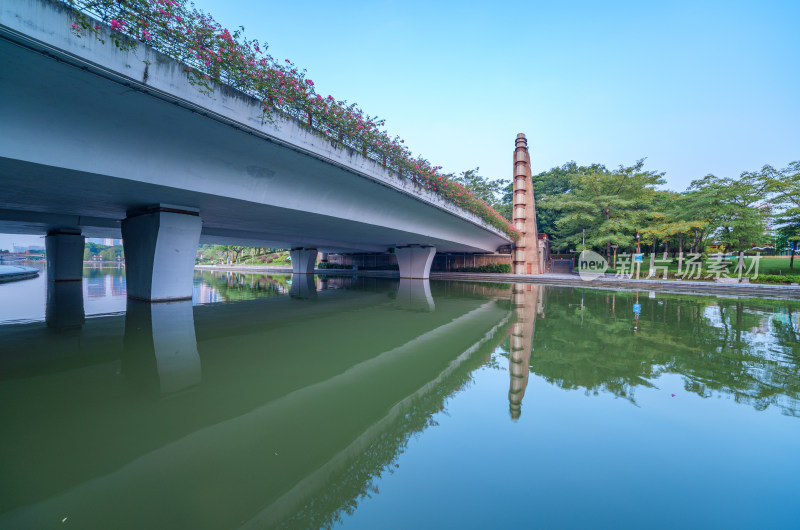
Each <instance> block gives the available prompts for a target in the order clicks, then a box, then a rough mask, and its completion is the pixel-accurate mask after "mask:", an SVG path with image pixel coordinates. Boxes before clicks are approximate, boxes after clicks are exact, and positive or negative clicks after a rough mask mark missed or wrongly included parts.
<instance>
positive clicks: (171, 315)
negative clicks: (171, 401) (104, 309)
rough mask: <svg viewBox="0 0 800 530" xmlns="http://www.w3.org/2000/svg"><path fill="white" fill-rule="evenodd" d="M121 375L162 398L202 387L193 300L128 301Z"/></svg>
mask: <svg viewBox="0 0 800 530" xmlns="http://www.w3.org/2000/svg"><path fill="white" fill-rule="evenodd" d="M122 373H123V375H125V376H126V377H127V378H129V379H131V380H132V381H135V382H137V383H138V384H139V385H141V386H144V387H148V388H152V389H154V390H155V391H156V393H157V394H159V395H162V396H163V395H166V394H172V393H174V392H178V391H181V390H184V389H186V388H189V387H192V386H195V385H198V384H200V382H201V381H202V378H203V373H202V367H201V363H200V355H198V353H197V339H196V336H195V329H194V312H193V310H192V302H191V300H183V301H179V302H169V303H163V304H151V303H149V302H142V301H139V300H128V306H127V310H126V312H125V342H124V354H123V359H122Z"/></svg>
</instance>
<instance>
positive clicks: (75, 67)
mask: <svg viewBox="0 0 800 530" xmlns="http://www.w3.org/2000/svg"><path fill="white" fill-rule="evenodd" d="M0 10H1V11H0V57H2V58H3V68H2V71H0V94H2V98H0V115H2V117H3V119H2V120H0V139H2V141H0V188H1V189H2V193H0V231H1V232H12V233H28V234H47V238H46V243H47V252H48V258H49V264H48V267H49V270H48V277H49V278H50V279H51V280H54V281H68V280H76V279H79V278H80V272H81V261H82V255H83V238H84V237H86V236H91V237H115V238H118V237H120V236H122V238H123V240H124V244H125V254H126V260H127V275H128V292H129V295H130V296H132V297H135V298H140V299H144V300H149V301H158V300H174V299H182V298H188V297H190V296H191V282H192V267H193V264H194V257H195V252H196V247H197V244H198V242H206V243H223V242H224V243H227V244H241V245H252V246H264V247H278V248H291V249H293V251H292V258H293V267H294V272H295V273H309V272H313V265H314V260H315V258H316V255H317V251H321V252H387V251H393V252H396V254H397V258H398V263H399V266H400V275H401V277H405V278H427V277H428V273H429V269H430V263H431V260H432V259H433V256H434V254H435V253H436V251H437V250H438V251H444V252H476V253H482V252H494V251H496V250H497V249H498V248H499V247H501V246H506V245H508V244H509V243H510V242H511V241H510V240H509V238H508V237H507V236H506V235H505V234H504V233H503V232H501V231H500V230H498V229H496V228H494V227H492V226H490V225H489V224H487V223H486V222H484V221H483V220H482V219H480V218H479V217H478V216H476V215H474V214H472V213H470V212H467V211H465V210H463V209H461V208H459V207H457V206H456V205H454V204H452V203H450V202H448V201H446V200H445V199H444V198H442V197H441V196H439V195H437V194H435V193H434V192H432V191H428V190H425V189H424V188H423V187H421V186H419V185H418V184H416V183H415V182H413V181H412V180H410V179H408V178H403V177H402V176H401V175H399V174H397V173H395V172H393V171H391V170H389V169H387V168H386V167H384V166H383V165H382V164H381V163H379V162H376V161H375V160H372V159H370V158H367V157H365V156H363V155H362V154H361V153H360V152H358V151H356V150H353V149H350V148H349V147H345V146H342V145H341V144H338V145H337V144H336V143H335V142H334V143H332V142H331V141H330V140H329V139H327V138H325V137H323V136H322V135H320V134H317V133H315V132H313V131H312V130H310V129H309V128H308V127H305V126H304V125H303V124H302V123H300V122H299V121H297V120H295V119H293V118H283V119H280V120H278V122H277V123H276V124H270V123H265V122H264V120H263V114H262V109H261V105H260V102H259V101H258V100H256V99H254V98H251V97H250V96H247V95H245V94H243V93H241V92H238V91H236V90H234V89H231V88H229V87H225V86H220V87H217V88H216V89H215V90H214V91H213V93H211V94H206V93H203V92H202V91H201V90H200V89H199V88H198V87H197V86H195V85H192V84H190V83H189V81H188V80H187V78H186V76H185V75H184V73H183V66H182V65H181V63H179V62H177V61H175V60H173V59H170V58H168V57H166V56H164V55H162V54H160V53H157V52H155V51H154V50H152V49H149V48H147V47H145V46H143V45H139V46H138V47H137V48H136V49H134V50H131V51H120V50H118V49H117V48H115V47H114V45H113V44H111V42H110V39H108V38H106V44H102V43H101V42H99V41H98V40H96V39H94V38H84V39H79V38H76V37H75V36H74V35H72V34H71V32H70V27H71V24H72V18H71V17H72V15H71V11H70V10H69V9H68V8H67V7H65V6H64V5H63V4H60V3H58V2H51V1H47V0H5V1H4V2H3V3H2V7H0ZM100 31H101V34H102V36H105V37H108V35H109V34H110V28H103V29H101V30H100Z"/></svg>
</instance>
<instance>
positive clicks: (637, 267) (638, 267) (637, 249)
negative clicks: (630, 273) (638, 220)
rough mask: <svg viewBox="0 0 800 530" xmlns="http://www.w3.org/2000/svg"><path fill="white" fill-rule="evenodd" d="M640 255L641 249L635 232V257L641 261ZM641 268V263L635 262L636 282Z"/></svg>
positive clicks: (637, 233)
mask: <svg viewBox="0 0 800 530" xmlns="http://www.w3.org/2000/svg"><path fill="white" fill-rule="evenodd" d="M641 254H642V247H641V242H640V237H639V232H636V255H637V256H636V257H637V259H641V257H642V256H641ZM641 267H642V264H641V262H639V261H637V262H636V279H637V280H638V279H639V270H640V269H641Z"/></svg>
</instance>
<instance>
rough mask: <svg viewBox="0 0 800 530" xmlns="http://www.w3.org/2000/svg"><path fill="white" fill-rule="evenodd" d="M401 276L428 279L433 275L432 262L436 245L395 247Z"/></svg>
mask: <svg viewBox="0 0 800 530" xmlns="http://www.w3.org/2000/svg"><path fill="white" fill-rule="evenodd" d="M395 255H396V256H397V264H398V265H399V267H400V277H401V278H409V279H417V280H427V279H428V278H430V275H431V263H433V257H434V256H435V255H436V247H421V246H419V245H409V246H407V247H397V248H396V249H395Z"/></svg>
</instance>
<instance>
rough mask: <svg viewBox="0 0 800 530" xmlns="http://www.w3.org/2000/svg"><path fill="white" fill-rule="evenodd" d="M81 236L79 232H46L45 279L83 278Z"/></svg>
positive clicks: (53, 280) (73, 279) (71, 279)
mask: <svg viewBox="0 0 800 530" xmlns="http://www.w3.org/2000/svg"><path fill="white" fill-rule="evenodd" d="M83 247H84V242H83V236H82V235H81V234H80V232H62V231H55V232H50V233H48V234H47V237H46V238H45V248H46V250H47V280H48V281H51V282H62V281H81V279H83Z"/></svg>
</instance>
